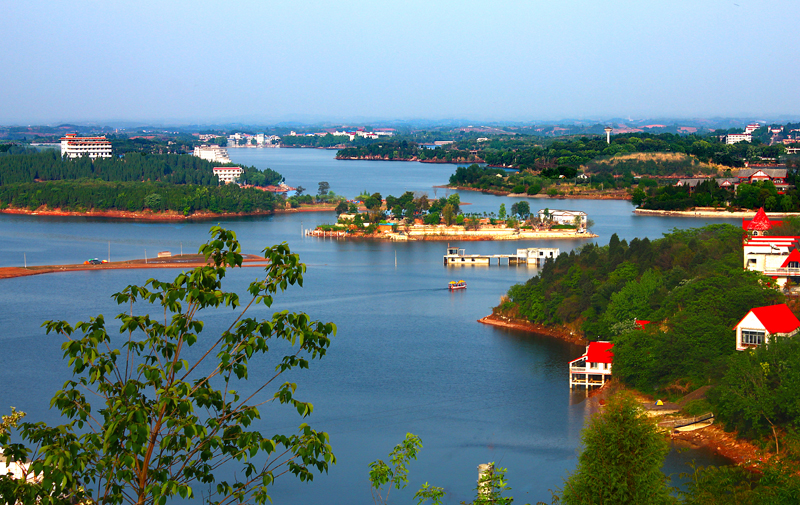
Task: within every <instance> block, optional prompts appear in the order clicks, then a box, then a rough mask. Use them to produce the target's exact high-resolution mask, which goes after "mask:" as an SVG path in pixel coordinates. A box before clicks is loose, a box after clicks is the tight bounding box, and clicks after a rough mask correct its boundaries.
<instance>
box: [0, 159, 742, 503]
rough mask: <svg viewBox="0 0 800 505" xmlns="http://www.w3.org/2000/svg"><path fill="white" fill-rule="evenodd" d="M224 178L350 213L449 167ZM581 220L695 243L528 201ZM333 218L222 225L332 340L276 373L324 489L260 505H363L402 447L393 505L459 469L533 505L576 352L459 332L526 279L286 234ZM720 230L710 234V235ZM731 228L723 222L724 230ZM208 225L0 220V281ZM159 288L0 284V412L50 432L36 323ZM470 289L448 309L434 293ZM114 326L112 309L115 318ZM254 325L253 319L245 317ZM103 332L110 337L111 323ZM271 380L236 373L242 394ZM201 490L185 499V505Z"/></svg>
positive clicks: (599, 205)
mask: <svg viewBox="0 0 800 505" xmlns="http://www.w3.org/2000/svg"><path fill="white" fill-rule="evenodd" d="M229 152H230V155H231V157H232V159H233V160H234V161H235V162H237V163H243V164H249V165H256V166H259V167H270V168H273V169H275V170H277V171H279V172H281V173H282V174H284V175H285V177H286V180H287V183H288V184H289V185H292V186H296V185H298V184H300V185H303V186H305V187H307V188H309V189H312V188H313V190H312V191H310V192H312V193H313V192H315V190H316V185H317V182H319V181H321V180H326V181H328V182H329V183H330V184H331V189H333V190H334V191H335V192H337V193H340V194H344V195H345V196H348V197H351V196H355V194H357V193H359V192H361V191H362V190H364V189H367V190H368V191H370V192H374V191H379V192H381V193H382V194H384V195H387V194H394V195H395V196H398V195H400V194H401V193H402V192H404V191H406V190H408V191H427V192H428V193H429V195H431V196H432V195H433V194H434V191H435V192H436V194H437V195H439V196H441V195H443V194H444V193H445V190H444V189H441V188H434V186H436V185H441V184H445V183H446V182H447V178H448V177H449V175H450V174H451V173H452V170H453V169H454V168H453V166H445V165H430V164H420V163H401V162H370V161H336V160H334V159H333V156H334V152H333V151H323V150H298V149H291V150H290V149H259V150H255V149H231V150H230V151H229ZM461 199H462V201H463V202H467V203H470V204H471V205H469V206H465V209H468V210H469V211H474V212H492V211H494V212H496V211H497V209H498V208H499V205H500V203H506V206H507V208H509V207H510V204H511V203H513V202H514V201H516V200H512V199H508V198H504V197H496V196H492V195H483V194H480V193H475V192H462V193H461ZM537 204H540V206H541V207H545V206H547V207H550V208H567V209H580V210H585V211H586V212H588V213H589V217H590V218H592V219H593V220H594V221H595V222H596V225H595V227H594V229H593V231H595V232H596V233H598V234H599V235H600V237H599V238H598V239H596V242H598V243H600V244H605V243H607V241H608V238H609V236H610V235H611V234H612V233H617V234H618V235H619V236H620V237H621V238H625V239H628V240H630V239H632V238H634V237H644V236H648V237H650V238H658V237H660V236H662V234H663V233H666V232H668V231H669V230H670V229H672V228H676V227H677V228H685V227H690V226H700V225H702V224H704V221H702V220H692V219H681V218H660V217H637V216H634V215H633V214H632V213H631V209H632V208H631V206H630V204H629V203H627V202H616V201H591V200H562V201H552V200H549V199H531V206H532V208H537V207H538V206H537ZM333 220H334V216H333V214H325V213H313V214H312V213H305V214H289V215H278V216H273V217H266V218H252V219H235V220H221V221H220V223H219V224H221V225H222V226H224V227H227V228H230V229H233V230H235V231H236V232H237V234H238V235H239V238H240V240H241V242H242V245H243V250H244V252H247V253H257V252H259V251H260V250H261V249H262V248H263V247H266V246H268V245H271V244H274V243H278V242H283V241H285V242H287V243H289V245H290V247H291V249H292V251H293V252H297V253H299V254H300V257H301V260H302V261H304V262H305V263H306V264H307V265H308V272H307V274H306V278H305V283H304V287H303V288H302V289H298V288H292V289H290V290H289V291H288V292H287V293H285V294H284V295H281V296H278V297H277V298H276V302H275V305H274V307H273V308H274V309H276V310H282V309H288V310H293V311H305V312H307V313H309V314H310V315H311V316H312V317H313V318H314V319H318V320H322V321H332V322H334V323H335V324H336V325H337V326H338V334H337V336H336V337H335V338H334V341H333V344H332V346H331V349H330V352H329V353H328V355H327V356H326V357H325V358H324V359H323V360H322V361H320V362H314V363H312V366H311V370H304V371H302V372H300V373H297V374H292V376H291V377H290V379H291V380H293V381H296V382H297V383H298V386H299V387H298V392H297V397H298V398H300V399H302V400H305V401H310V402H312V403H313V404H314V407H315V409H314V414H313V415H312V416H311V417H310V419H309V422H310V424H311V425H312V426H314V427H315V428H317V429H320V430H324V431H327V432H328V433H329V434H330V436H331V443H332V445H333V448H334V452H335V454H336V456H337V458H338V464H337V465H335V466H334V467H333V468H332V469H331V471H330V473H329V474H327V475H321V476H318V477H317V478H315V480H314V482H313V483H311V484H305V483H300V482H298V481H297V480H295V479H293V478H291V477H282V478H281V479H279V480H278V482H277V484H276V485H275V486H274V488H273V490H272V496H273V500H274V502H275V503H278V504H280V503H309V504H316V503H320V504H322V503H324V504H330V503H334V504H336V503H343V504H344V503H347V504H359V503H363V504H367V503H371V498H370V489H369V482H368V480H367V466H368V464H369V462H371V461H374V460H376V459H378V458H382V459H386V458H387V455H388V453H389V451H390V450H391V449H392V447H393V446H394V445H395V444H396V443H398V442H399V441H400V440H402V438H403V437H404V436H405V434H406V432H412V433H415V434H417V435H419V436H420V437H421V438H422V440H423V444H424V448H423V450H422V451H421V452H420V455H419V459H418V461H416V462H415V463H412V465H411V474H410V485H409V487H408V488H407V489H406V490H404V491H401V492H397V491H392V495H393V497H394V499H393V501H394V502H395V503H410V502H411V496H412V495H413V492H414V490H416V489H418V488H419V486H420V484H422V483H423V482H425V481H428V482H430V483H431V484H432V485H437V486H442V487H444V488H445V489H446V490H447V492H448V495H447V498H446V501H445V502H446V503H452V504H455V503H459V502H461V501H462V500H467V501H469V500H471V499H472V497H473V494H472V490H473V489H474V487H475V479H476V477H477V470H476V466H477V465H478V464H480V463H486V462H489V461H496V462H497V463H498V464H499V465H501V466H503V467H507V468H508V469H509V472H508V478H509V481H510V483H511V486H512V488H513V492H512V494H513V495H514V496H515V497H516V498H517V500H518V501H519V502H520V503H526V502H531V503H535V502H536V501H538V500H549V497H550V493H549V491H548V490H549V489H556V488H558V487H559V486H560V485H561V483H562V482H563V478H564V477H565V476H566V475H567V473H568V472H569V471H571V470H572V469H574V467H575V464H576V458H577V450H578V447H579V444H580V432H581V428H582V426H583V423H584V420H585V418H586V416H587V415H588V414H589V413H590V412H592V411H593V409H594V405H593V402H592V401H591V400H589V401H587V400H585V393H584V392H583V391H576V392H570V390H569V386H568V383H567V373H566V363H567V362H568V361H569V360H570V359H572V358H574V357H576V356H577V355H579V354H580V352H581V351H582V349H581V348H579V347H577V346H574V345H570V344H567V343H564V342H561V341H558V340H553V339H550V338H547V337H541V336H537V335H532V334H527V333H522V332H517V331H509V330H502V329H497V328H494V327H489V326H484V325H482V324H479V323H477V322H476V320H477V319H479V318H480V317H483V316H485V315H486V314H488V313H489V312H490V310H491V307H492V306H494V305H497V303H498V302H499V299H500V296H501V295H503V294H504V293H505V292H506V290H507V289H508V287H509V286H510V285H512V284H514V283H518V282H524V281H526V280H527V279H528V278H530V277H531V276H532V275H534V274H535V273H536V270H535V269H534V268H529V267H524V266H523V267H508V266H502V267H498V266H492V267H449V268H447V267H444V266H443V265H442V255H443V253H444V247H445V244H444V243H438V242H409V243H398V244H394V243H385V242H376V241H368V240H367V241H344V240H332V239H318V238H310V237H304V236H303V235H302V229H303V228H310V227H313V226H315V225H316V224H318V223H325V222H332V221H333ZM716 222H722V221H716ZM728 222H733V223H736V221H728ZM211 224H216V222H213V223H209V222H201V223H196V222H188V223H179V224H172V223H135V222H120V221H110V220H100V219H87V218H44V217H31V216H6V215H2V216H0V238H1V239H2V240H1V241H0V265H2V266H12V265H13V266H19V265H22V263H23V261H27V262H28V264H29V265H32V264H58V263H75V262H82V261H83V260H85V259H87V258H92V257H98V258H106V257H107V255H108V250H109V248H110V251H111V259H112V260H123V259H131V258H141V257H143V256H144V254H145V250H146V251H147V255H148V256H152V255H154V254H155V253H156V252H157V251H162V250H170V251H172V252H173V253H175V254H177V253H179V252H180V248H181V247H183V251H184V252H194V251H196V250H197V247H198V246H199V245H200V244H201V243H202V242H204V241H205V239H206V237H207V232H208V228H209V226H210V225H211ZM585 242H586V240H570V241H544V240H543V241H526V242H469V243H464V244H460V245H461V247H465V248H466V249H467V252H468V253H471V252H486V253H510V252H513V251H514V249H516V248H517V247H533V246H542V247H560V248H561V250H562V251H567V250H569V249H571V248H574V247H578V246H580V245H581V244H584V243H585ZM175 273H176V271H172V270H135V271H122V270H116V271H100V272H75V273H64V274H49V275H40V276H33V277H27V278H18V279H6V280H2V281H0V283H2V286H3V288H4V289H2V290H0V307H2V309H3V310H2V311H0V324H1V326H0V327H2V328H3V331H2V332H0V345H2V352H0V381H2V383H3V384H4V385H5V387H4V388H3V389H2V394H1V395H0V407H1V408H2V409H7V408H8V407H9V406H12V405H13V406H15V407H17V408H19V409H21V410H23V411H25V412H27V413H28V420H35V421H38V420H43V421H47V422H55V421H56V420H57V418H56V417H55V414H54V413H53V412H52V411H50V410H48V404H49V398H50V397H51V396H52V394H53V392H54V391H55V390H56V389H58V388H59V387H60V386H61V385H62V384H63V382H64V381H65V380H67V379H68V378H69V377H68V374H67V373H66V367H65V365H64V362H63V361H62V359H61V351H60V349H59V345H60V340H59V339H58V338H57V337H54V336H45V335H44V332H43V330H42V329H41V328H40V325H41V322H42V321H43V320H46V319H66V320H68V321H70V322H75V321H78V320H85V319H88V318H89V317H92V316H94V315H97V314H100V313H102V314H104V315H105V316H106V320H107V321H111V320H112V318H113V315H114V314H116V313H117V312H119V311H120V308H118V307H116V306H115V305H114V304H113V302H112V301H111V299H110V295H111V294H112V293H114V292H116V291H119V290H121V289H122V288H124V287H125V286H127V285H128V284H132V283H139V284H141V283H142V282H143V281H144V280H145V279H147V278H148V277H151V276H155V277H158V278H160V279H164V280H166V279H170V278H171V277H173V276H174V275H175ZM256 274H257V271H256V270H255V269H243V270H239V271H235V272H233V273H231V274H230V276H229V281H230V282H229V284H228V286H227V287H228V289H231V290H236V291H239V292H240V293H241V292H243V291H244V288H245V287H246V285H247V283H248V282H250V281H251V280H252V279H254V278H255V276H256ZM457 279H464V280H466V281H467V283H468V285H469V288H468V289H467V290H465V291H460V292H453V293H451V292H449V291H448V290H447V289H446V288H445V286H446V285H447V282H448V281H450V280H457ZM123 310H124V308H123ZM256 314H257V315H258V316H260V317H269V314H270V312H268V311H267V310H266V309H258V310H257V311H256ZM231 316H232V314H231V312H230V310H229V309H228V310H220V311H214V312H210V313H208V314H206V315H204V316H202V319H204V320H205V321H206V324H207V326H206V330H205V334H206V335H214V334H215V332H217V333H218V332H219V331H221V330H222V328H224V327H226V326H227V324H229V322H230V320H231V319H230V318H231ZM111 324H113V323H111ZM273 368H274V362H273V363H267V362H265V363H263V364H260V365H259V366H254V367H252V368H251V376H252V378H253V380H254V381H256V380H258V379H259V378H263V377H266V376H267V375H268V374H269V373H270V372H271V371H272V370H273ZM301 422H302V421H301V420H300V419H299V418H298V417H297V415H296V413H294V412H293V410H292V409H283V408H280V407H277V408H276V407H274V406H267V407H264V408H263V409H262V422H261V423H260V425H259V428H260V429H262V430H263V431H265V432H267V433H281V432H283V433H287V432H291V431H292V430H294V429H296V427H297V425H299V424H300V423H301ZM692 458H693V459H697V461H698V462H700V463H701V464H708V463H711V462H719V460H716V459H714V458H712V457H711V456H709V455H708V454H705V453H701V452H698V451H690V452H689V453H677V452H673V453H672V454H671V455H670V458H669V460H668V462H667V465H666V467H665V471H666V472H667V473H676V472H680V471H685V470H686V468H684V466H683V462H684V461H685V460H686V459H692ZM201 491H204V490H203V489H197V492H198V493H199V492H201Z"/></svg>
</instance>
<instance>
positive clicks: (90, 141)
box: [61, 133, 111, 159]
mask: <svg viewBox="0 0 800 505" xmlns="http://www.w3.org/2000/svg"><path fill="white" fill-rule="evenodd" d="M61 156H62V157H63V156H67V157H69V158H80V157H81V156H88V157H90V158H92V159H94V158H110V157H111V142H110V141H109V140H107V139H106V138H105V136H103V137H78V135H77V134H75V133H67V134H66V135H64V136H63V137H61Z"/></svg>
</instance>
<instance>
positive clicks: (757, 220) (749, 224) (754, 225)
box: [742, 207, 772, 231]
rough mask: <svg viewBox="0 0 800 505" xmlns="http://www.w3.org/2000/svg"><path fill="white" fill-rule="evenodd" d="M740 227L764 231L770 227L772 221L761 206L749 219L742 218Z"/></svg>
mask: <svg viewBox="0 0 800 505" xmlns="http://www.w3.org/2000/svg"><path fill="white" fill-rule="evenodd" d="M742 227H743V228H744V229H745V230H751V231H752V230H758V231H766V230H769V229H770V228H772V222H771V221H770V220H769V218H768V217H767V213H766V212H764V207H761V208H760V209H758V212H756V215H755V217H754V218H753V219H752V220H751V221H747V220H746V219H742Z"/></svg>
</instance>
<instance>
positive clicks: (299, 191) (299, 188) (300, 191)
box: [294, 186, 306, 196]
mask: <svg viewBox="0 0 800 505" xmlns="http://www.w3.org/2000/svg"><path fill="white" fill-rule="evenodd" d="M305 190H306V188H304V187H303V186H297V188H295V190H294V194H295V195H296V196H302V195H303V192H304V191H305Z"/></svg>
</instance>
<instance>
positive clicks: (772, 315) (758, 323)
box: [734, 251, 800, 351]
mask: <svg viewBox="0 0 800 505" xmlns="http://www.w3.org/2000/svg"><path fill="white" fill-rule="evenodd" d="M794 252H795V253H797V251H794ZM798 256H799V257H800V253H799V254H798ZM734 330H736V350H737V351H744V350H746V349H751V348H753V347H758V346H759V345H761V344H764V343H767V342H769V339H770V337H790V336H792V335H794V334H795V333H797V332H798V331H800V320H798V319H797V317H796V316H795V315H794V314H793V313H792V311H791V309H790V308H789V307H787V306H786V304H785V303H779V304H778V305H768V306H766V307H756V308H755V309H752V310H750V312H748V313H747V315H745V316H744V317H743V318H742V320H741V321H739V324H737V325H736V326H735V327H734Z"/></svg>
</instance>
